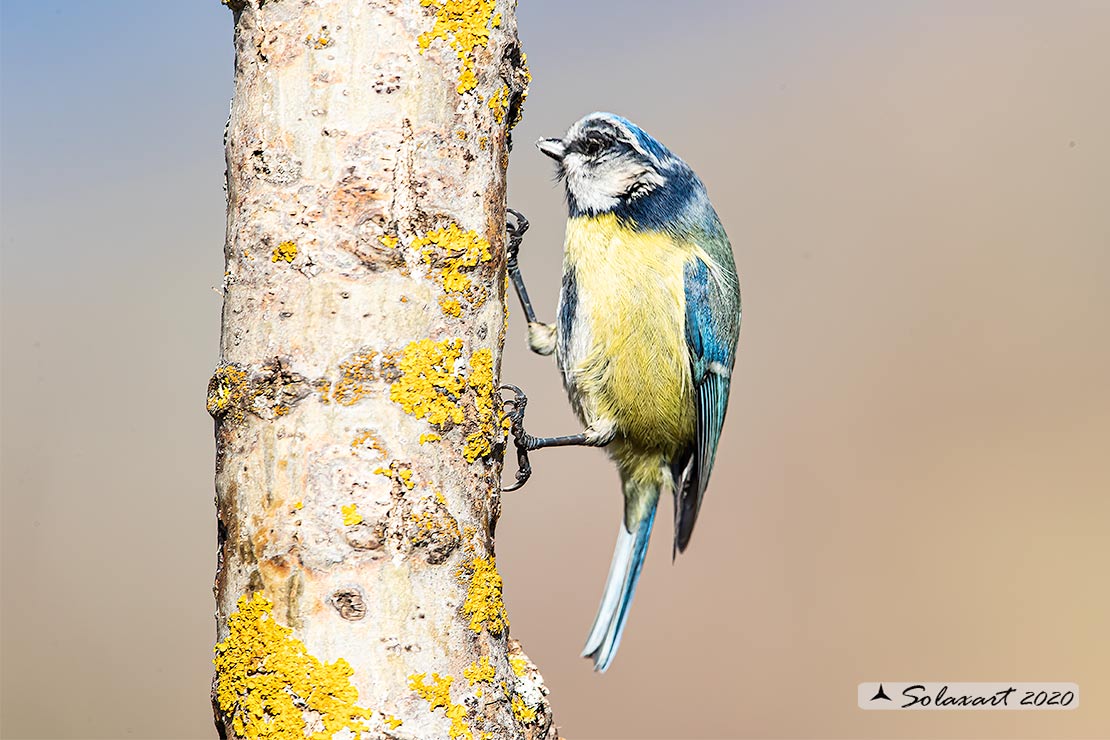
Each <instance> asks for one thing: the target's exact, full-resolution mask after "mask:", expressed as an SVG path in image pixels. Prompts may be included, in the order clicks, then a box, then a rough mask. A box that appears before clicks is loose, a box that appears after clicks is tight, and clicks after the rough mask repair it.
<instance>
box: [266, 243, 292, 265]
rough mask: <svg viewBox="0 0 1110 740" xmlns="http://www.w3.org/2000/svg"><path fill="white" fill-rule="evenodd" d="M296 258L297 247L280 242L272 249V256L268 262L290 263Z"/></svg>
mask: <svg viewBox="0 0 1110 740" xmlns="http://www.w3.org/2000/svg"><path fill="white" fill-rule="evenodd" d="M296 257H297V245H296V244H294V243H293V242H282V243H281V244H279V245H277V246H276V247H274V254H273V257H272V258H271V259H270V261H271V262H281V261H282V260H285V261H286V262H292V261H293V260H294V259H295V258H296Z"/></svg>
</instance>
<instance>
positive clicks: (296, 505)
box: [293, 501, 304, 511]
mask: <svg viewBox="0 0 1110 740" xmlns="http://www.w3.org/2000/svg"><path fill="white" fill-rule="evenodd" d="M303 508H304V501H297V502H296V503H294V504H293V511H300V510H301V509H303Z"/></svg>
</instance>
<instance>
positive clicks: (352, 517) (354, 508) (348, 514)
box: [342, 504, 362, 527]
mask: <svg viewBox="0 0 1110 740" xmlns="http://www.w3.org/2000/svg"><path fill="white" fill-rule="evenodd" d="M342 511H343V525H344V526H346V527H353V526H355V525H356V524H362V514H359V513H358V504H347V505H346V506H344V507H343V509H342Z"/></svg>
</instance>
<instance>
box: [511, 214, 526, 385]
mask: <svg viewBox="0 0 1110 740" xmlns="http://www.w3.org/2000/svg"><path fill="white" fill-rule="evenodd" d="M505 212H506V213H507V214H508V215H510V216H512V220H509V219H508V218H506V219H505V233H506V234H508V237H509V246H508V253H509V259H510V260H511V261H513V262H516V258H517V254H518V253H519V252H520V243H521V242H522V241H524V232H526V231H528V219H526V218H525V217H524V214H523V213H521V212H520V211H514V210H513V209H512V208H506V209H505ZM521 395H522V396H523V394H521Z"/></svg>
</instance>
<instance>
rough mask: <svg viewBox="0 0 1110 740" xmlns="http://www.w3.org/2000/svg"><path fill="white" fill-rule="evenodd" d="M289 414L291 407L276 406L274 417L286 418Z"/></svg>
mask: <svg viewBox="0 0 1110 740" xmlns="http://www.w3.org/2000/svg"><path fill="white" fill-rule="evenodd" d="M288 413H289V407H288V406H285V405H281V406H274V416H285V415H286V414H288Z"/></svg>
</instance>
